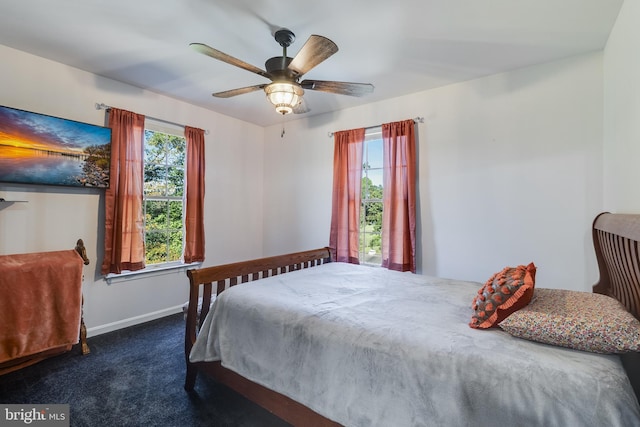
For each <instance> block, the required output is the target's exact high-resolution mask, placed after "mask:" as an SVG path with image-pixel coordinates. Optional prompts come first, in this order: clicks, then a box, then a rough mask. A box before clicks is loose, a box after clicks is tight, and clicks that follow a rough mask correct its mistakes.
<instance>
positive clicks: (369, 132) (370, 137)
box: [358, 126, 384, 267]
mask: <svg viewBox="0 0 640 427" xmlns="http://www.w3.org/2000/svg"><path fill="white" fill-rule="evenodd" d="M373 141H380V142H381V143H382V126H376V127H372V128H367V129H366V130H365V137H364V141H363V144H362V151H363V152H362V175H361V178H360V185H361V187H360V223H359V230H358V260H359V262H360V264H362V265H367V266H371V267H381V266H382V253H381V252H380V253H376V254H375V255H372V254H365V252H364V251H365V249H366V245H363V244H362V243H363V242H366V239H367V236H375V235H378V236H380V237H379V238H380V241H382V217H381V224H380V226H381V227H380V231H378V232H368V231H366V230H364V229H363V228H364V225H365V224H366V220H365V204H367V203H379V204H380V205H381V209H382V206H383V199H382V197H383V194H384V193H382V194H381V195H380V198H369V195H370V193H365V189H364V188H363V187H362V183H363V181H364V178H368V177H369V172H371V171H380V180H381V181H382V182H381V183H380V186H381V187H382V191H383V192H384V176H383V173H384V172H383V156H384V154H383V146H382V144H381V148H380V158H379V159H375V160H376V164H377V163H379V167H378V166H375V167H371V166H370V165H371V162H369V152H370V150H369V149H370V146H369V143H371V142H373ZM365 196H366V197H365ZM382 215H384V210H382ZM381 249H382V248H381ZM367 255H368V256H369V257H371V256H376V257H379V258H380V259H379V261H377V262H371V258H370V259H369V260H366V258H365V256H367ZM376 259H377V258H376Z"/></svg>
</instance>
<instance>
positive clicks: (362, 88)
mask: <svg viewBox="0 0 640 427" xmlns="http://www.w3.org/2000/svg"><path fill="white" fill-rule="evenodd" d="M300 86H302V88H303V89H309V90H317V91H320V92H328V93H336V94H339V95H349V96H365V95H368V94H370V93H373V89H374V87H373V85H372V84H370V83H349V82H331V81H324V80H303V81H301V82H300Z"/></svg>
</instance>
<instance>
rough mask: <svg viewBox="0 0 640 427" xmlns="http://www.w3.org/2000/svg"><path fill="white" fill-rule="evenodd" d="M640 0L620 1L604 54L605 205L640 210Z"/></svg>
mask: <svg viewBox="0 0 640 427" xmlns="http://www.w3.org/2000/svg"><path fill="white" fill-rule="evenodd" d="M638 22H640V2H637V1H626V2H624V4H623V5H622V8H621V10H620V14H619V15H618V19H617V21H616V24H615V27H614V29H613V31H612V32H611V35H610V36H609V40H608V42H607V46H606V49H605V55H604V88H605V92H604V93H605V97H604V112H605V116H604V117H605V119H604V208H605V210H607V211H610V212H628V213H637V212H640V166H639V164H640V163H639V162H640V57H639V56H638V52H640V26H639V25H638Z"/></svg>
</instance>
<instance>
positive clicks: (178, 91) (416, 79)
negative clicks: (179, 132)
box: [0, 0, 623, 126]
mask: <svg viewBox="0 0 640 427" xmlns="http://www.w3.org/2000/svg"><path fill="white" fill-rule="evenodd" d="M622 2H623V0H395V1H385V2H383V1H382V0H316V1H308V0H296V1H294V0H217V1H213V0H160V1H158V0H81V1H79V0H55V1H52V0H0V44H3V45H5V46H9V47H12V48H15V49H19V50H22V51H25V52H28V53H32V54H35V55H38V56H41V57H44V58H48V59H52V60H54V61H58V62H61V63H64V64H68V65H70V66H73V67H77V68H80V69H82V70H86V71H90V72H92V73H95V74H98V75H101V76H104V77H108V78H111V79H114V80H119V81H122V82H125V83H129V84H132V85H134V86H138V87H140V88H144V89H148V90H150V91H154V92H158V93H161V94H165V95H168V96H171V97H173V98H177V99H180V100H184V101H187V102H190V103H192V104H196V105H199V106H202V107H205V108H208V109H210V110H213V111H217V112H220V113H222V114H226V115H229V116H233V117H237V118H239V119H242V120H245V121H249V122H253V123H256V124H258V125H261V126H267V125H271V124H276V123H279V122H280V121H281V120H282V118H281V117H280V116H279V115H278V114H277V113H276V112H275V110H274V109H273V108H272V107H271V105H270V104H269V103H268V101H267V100H266V98H265V95H264V93H263V92H262V91H258V92H253V93H250V94H245V95H240V96H237V97H234V98H229V99H218V98H214V97H212V96H211V93H212V92H219V91H223V90H228V89H234V88H238V87H244V86H250V85H254V84H260V83H265V82H268V80H267V79H265V78H264V77H261V76H258V75H256V74H253V73H251V72H248V71H246V70H243V69H240V68H237V67H234V66H231V65H229V64H226V63H223V62H220V61H217V60H215V59H212V58H209V57H207V56H204V55H201V54H198V53H196V52H195V51H193V50H191V49H190V48H189V43H191V42H200V43H205V44H208V45H209V46H212V47H214V48H216V49H218V50H221V51H222V52H225V53H227V54H229V55H231V56H234V57H236V58H238V59H241V60H243V61H245V62H248V63H249V64H252V65H255V66H258V67H260V68H262V69H264V61H265V60H267V59H268V58H270V57H272V56H279V55H281V54H282V48H281V47H280V46H279V45H278V44H277V43H276V41H275V40H274V39H273V36H272V34H273V33H274V31H275V30H277V29H279V28H281V27H286V28H289V29H290V30H292V31H293V32H294V33H295V34H296V40H295V42H294V43H293V45H292V46H291V47H290V48H289V50H288V54H289V56H294V54H295V53H296V52H297V51H298V50H299V49H300V47H301V46H302V45H303V44H304V42H305V41H306V39H307V38H308V37H309V36H310V35H311V34H319V35H323V36H325V37H328V38H330V39H331V40H333V41H334V42H335V43H336V44H337V45H338V47H339V49H340V50H339V51H338V52H337V53H336V54H335V55H333V56H332V57H330V58H329V59H327V60H326V61H324V62H323V63H321V64H319V65H318V66H317V67H315V68H314V69H312V70H311V71H309V72H308V73H307V74H305V76H304V78H309V79H317V80H338V81H348V82H362V83H372V84H373V85H374V86H375V91H374V93H373V94H372V95H368V96H367V97H364V98H355V97H349V96H344V95H334V94H328V93H320V92H314V91H309V90H307V91H306V92H305V95H304V98H305V101H306V103H307V105H308V107H309V108H310V109H311V111H310V112H309V113H306V114H304V115H302V116H311V115H314V114H320V113H325V112H329V111H336V110H340V109H343V108H347V107H352V106H356V105H360V104H363V103H369V102H373V101H378V100H382V99H387V98H392V97H396V96H400V95H405V94H408V93H412V92H417V91H421V90H426V89H430V88H434V87H437V86H442V85H446V84H450V83H453V82H457V81H464V80H468V79H472V78H476V77H480V76H484V75H489V74H494V73H497V72H500V71H505V70H509V69H514V68H518V67H523V66H528V65H531V64H535V63H542V62H547V61H552V60H555V59H559V58H562V57H567V56H572V55H576V54H580V53H585V52H589V51H594V50H600V49H602V48H603V47H604V45H605V43H606V40H607V37H608V34H609V32H610V30H611V28H612V26H613V23H614V22H615V19H616V17H617V14H618V11H619V9H620V7H621V5H622ZM103 101H105V100H98V99H97V100H96V102H103ZM118 107H122V108H126V106H118ZM300 117H301V116H300V115H289V116H288V117H287V119H295V118H300Z"/></svg>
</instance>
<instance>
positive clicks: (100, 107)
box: [96, 102, 209, 135]
mask: <svg viewBox="0 0 640 427" xmlns="http://www.w3.org/2000/svg"><path fill="white" fill-rule="evenodd" d="M112 108H113V107H112V106H110V105H107V104H104V103H99V104H98V103H97V102H96V110H107V111H108V110H110V109H112ZM145 117H148V118H150V119H151V120H155V121H157V122H162V123H166V124H169V125H173V126H178V127H181V128H184V125H181V124H180V123H175V122H170V121H169V120H164V119H158V118H156V117H151V116H145ZM204 133H205V135H209V129H205V131H204Z"/></svg>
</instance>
